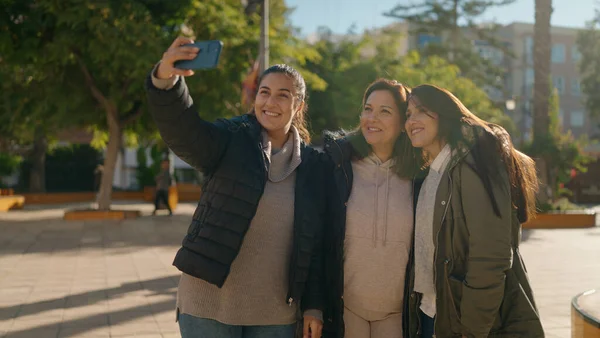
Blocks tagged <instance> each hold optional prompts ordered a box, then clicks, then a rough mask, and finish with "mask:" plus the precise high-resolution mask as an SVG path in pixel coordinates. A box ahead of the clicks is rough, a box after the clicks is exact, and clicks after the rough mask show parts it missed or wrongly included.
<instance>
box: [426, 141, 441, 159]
mask: <svg viewBox="0 0 600 338" xmlns="http://www.w3.org/2000/svg"><path fill="white" fill-rule="evenodd" d="M445 145H446V143H445V142H435V143H433V144H432V145H430V146H429V147H424V148H423V151H424V152H425V154H427V159H428V160H429V162H432V161H433V160H435V158H436V157H437V156H438V155H439V154H440V152H442V149H443V148H444V146H445Z"/></svg>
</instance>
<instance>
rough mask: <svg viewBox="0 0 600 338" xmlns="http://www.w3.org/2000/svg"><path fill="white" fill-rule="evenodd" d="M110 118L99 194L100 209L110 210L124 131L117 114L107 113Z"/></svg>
mask: <svg viewBox="0 0 600 338" xmlns="http://www.w3.org/2000/svg"><path fill="white" fill-rule="evenodd" d="M107 114H108V115H109V116H108V145H107V147H106V153H105V155H104V172H103V173H102V179H101V180H100V192H99V193H98V200H97V202H98V209H99V210H109V209H110V204H111V196H112V188H113V180H114V176H115V167H116V165H117V157H118V156H119V149H120V148H121V142H122V137H123V129H122V126H121V125H120V123H119V121H118V120H117V119H116V118H115V117H116V116H117V114H116V112H107Z"/></svg>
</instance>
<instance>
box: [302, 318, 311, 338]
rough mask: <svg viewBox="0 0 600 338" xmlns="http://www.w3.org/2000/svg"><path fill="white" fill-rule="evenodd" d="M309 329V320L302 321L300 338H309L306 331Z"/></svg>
mask: <svg viewBox="0 0 600 338" xmlns="http://www.w3.org/2000/svg"><path fill="white" fill-rule="evenodd" d="M309 328H310V320H309V319H306V318H305V319H304V330H303V334H302V338H309V337H308V330H309Z"/></svg>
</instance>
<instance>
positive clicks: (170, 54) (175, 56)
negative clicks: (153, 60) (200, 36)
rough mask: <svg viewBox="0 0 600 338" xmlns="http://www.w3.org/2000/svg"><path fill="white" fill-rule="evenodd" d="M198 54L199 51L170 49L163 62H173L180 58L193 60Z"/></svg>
mask: <svg viewBox="0 0 600 338" xmlns="http://www.w3.org/2000/svg"><path fill="white" fill-rule="evenodd" d="M196 56H198V54H197V53H186V52H178V51H170V52H167V53H165V55H164V56H163V62H166V63H168V64H171V63H175V62H176V61H179V60H193V59H194V58H195V57H196Z"/></svg>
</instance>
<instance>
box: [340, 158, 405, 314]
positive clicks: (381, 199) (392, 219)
mask: <svg viewBox="0 0 600 338" xmlns="http://www.w3.org/2000/svg"><path fill="white" fill-rule="evenodd" d="M394 165H395V164H394V160H393V159H391V160H388V161H387V162H381V160H379V158H378V157H377V156H375V155H374V154H371V155H370V156H368V157H365V158H363V159H361V160H357V161H353V162H352V171H353V174H354V179H353V182H352V192H351V194H350V199H349V200H348V207H347V209H346V237H345V243H344V256H345V259H344V304H345V306H346V307H347V308H348V309H349V310H350V311H352V312H354V313H355V314H357V315H358V316H360V317H362V318H363V319H365V320H368V321H376V320H382V319H385V318H387V317H388V316H389V315H392V314H397V313H401V312H402V303H403V300H404V277H405V272H406V264H407V263H408V258H409V250H410V245H411V241H412V235H413V209H412V185H411V182H410V180H404V179H401V178H399V177H398V176H397V175H396V174H395V173H394Z"/></svg>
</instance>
